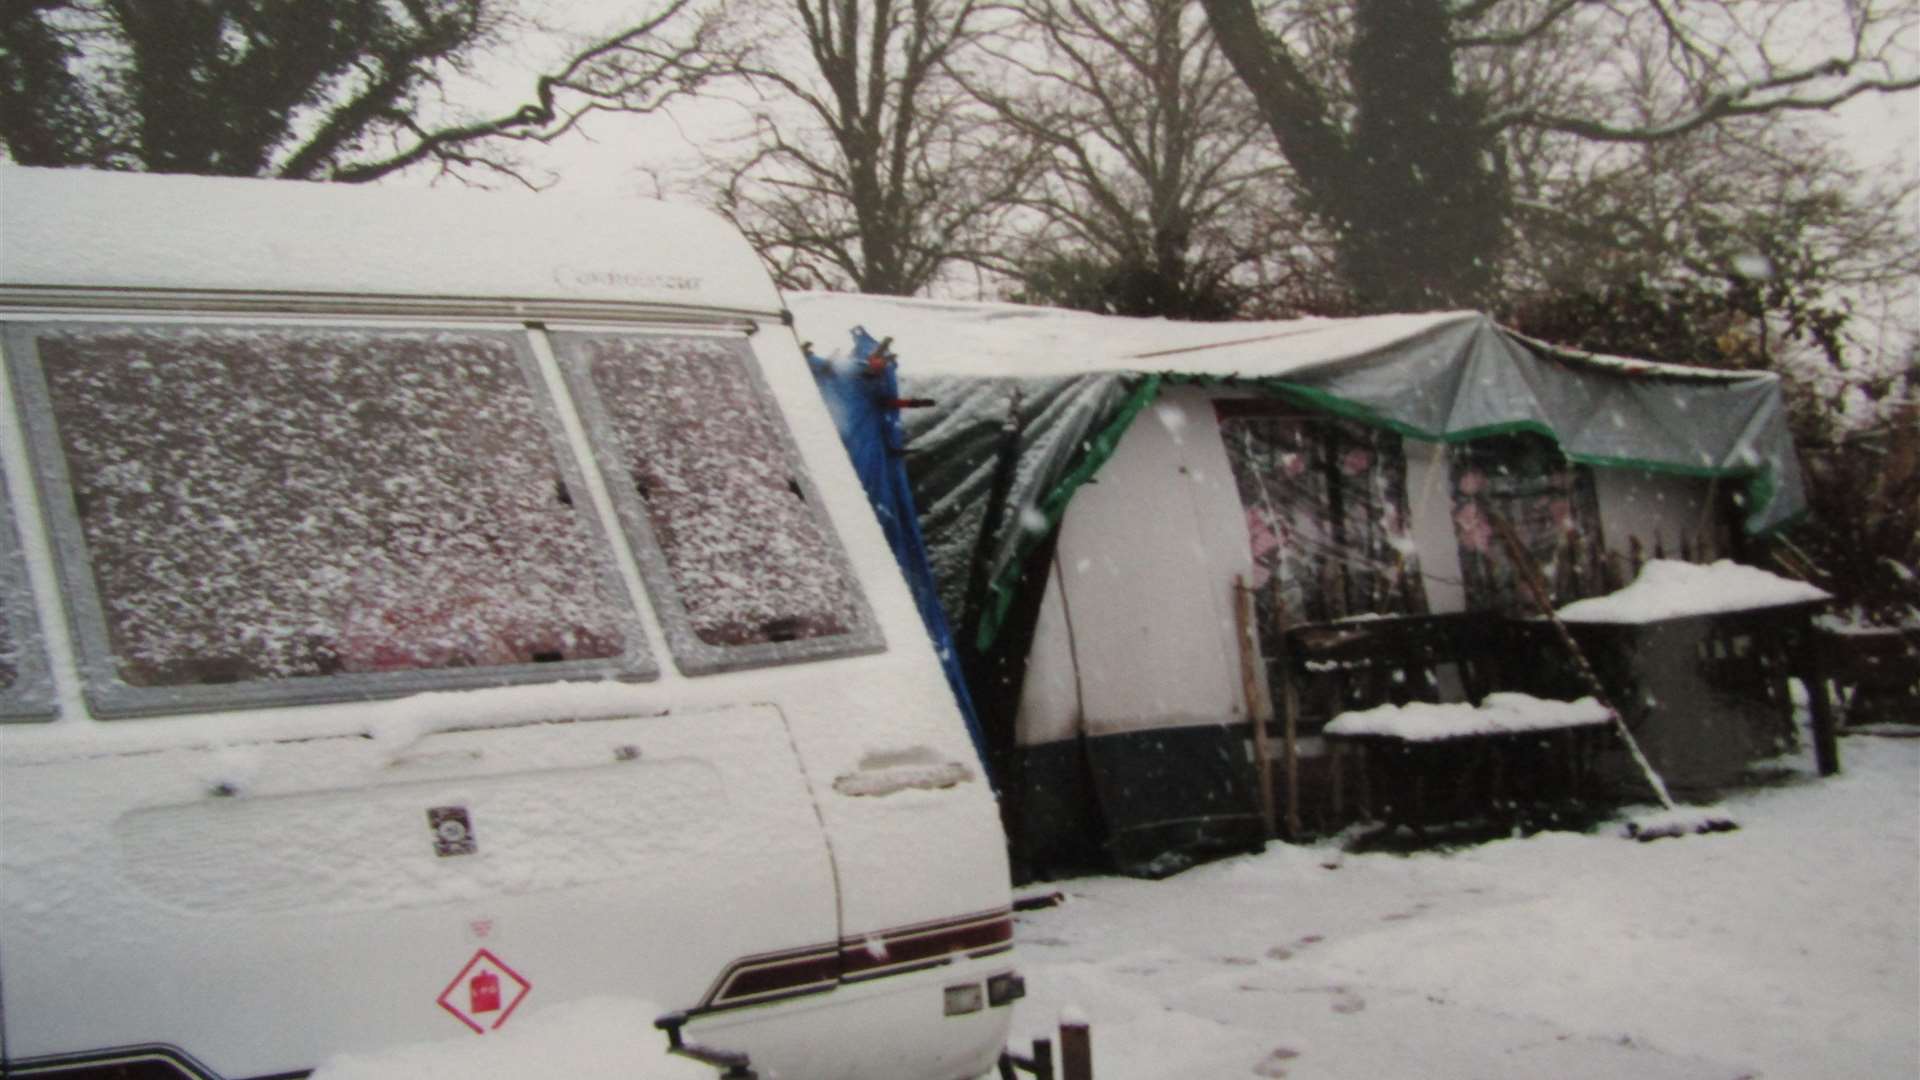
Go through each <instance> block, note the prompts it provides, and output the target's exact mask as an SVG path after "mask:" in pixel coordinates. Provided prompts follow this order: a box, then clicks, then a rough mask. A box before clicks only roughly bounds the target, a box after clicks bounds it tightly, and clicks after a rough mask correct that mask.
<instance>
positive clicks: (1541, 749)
mask: <svg viewBox="0 0 1920 1080" xmlns="http://www.w3.org/2000/svg"><path fill="white" fill-rule="evenodd" d="M1611 723H1612V717H1611V716H1610V714H1609V713H1608V712H1607V710H1606V708H1605V707H1604V706H1602V705H1601V704H1600V703H1599V702H1598V701H1595V700H1594V699H1593V698H1590V697H1588V698H1581V699H1579V700H1577V701H1553V700H1548V699H1545V698H1537V697H1533V696H1531V695H1528V694H1519V693H1510V692H1496V693H1490V694H1488V695H1486V696H1485V697H1484V698H1483V699H1482V700H1481V701H1480V703H1479V704H1478V705H1473V704H1469V703H1466V702H1458V703H1445V704H1436V703H1431V702H1412V703H1409V704H1406V705H1381V706H1378V707H1375V708H1371V709H1362V710H1357V711H1353V712H1345V713H1341V714H1340V715H1339V716H1336V717H1335V718H1334V719H1333V720H1332V721H1330V722H1329V723H1328V724H1327V726H1326V728H1325V729H1324V730H1323V732H1322V734H1323V735H1325V737H1326V739H1327V743H1328V746H1329V747H1330V748H1331V749H1332V751H1333V753H1334V755H1335V758H1336V760H1335V765H1334V775H1335V777H1336V782H1339V783H1342V784H1343V783H1344V778H1345V776H1346V775H1347V773H1348V771H1349V769H1348V765H1349V764H1351V765H1352V766H1353V769H1352V772H1353V773H1354V775H1355V778H1356V779H1357V780H1358V783H1359V787H1360V791H1359V800H1360V809H1361V811H1362V813H1363V814H1365V815H1366V816H1368V817H1372V818H1375V819H1377V820H1381V821H1384V822H1387V823H1388V824H1390V825H1408V826H1411V827H1413V828H1414V829H1416V830H1419V829H1421V828H1423V827H1424V826H1427V825H1432V824H1437V823H1440V822H1444V821H1450V820H1455V819H1460V818H1481V817H1485V816H1487V815H1489V814H1501V813H1506V812H1510V811H1513V810H1516V809H1523V808H1529V807H1532V806H1533V805H1535V804H1542V803H1550V802H1560V801H1565V800H1568V799H1577V798H1579V797H1580V796H1582V795H1583V794H1584V793H1585V789H1586V787H1587V786H1588V782H1589V780H1590V779H1591V768H1590V766H1591V761H1592V757H1593V754H1594V752H1595V749H1596V745H1597V744H1598V743H1599V742H1601V741H1603V740H1604V739H1605V738H1606V736H1607V732H1608V728H1609V727H1610V726H1611ZM1335 800H1336V802H1341V801H1344V800H1343V795H1342V794H1340V793H1336V795H1335Z"/></svg>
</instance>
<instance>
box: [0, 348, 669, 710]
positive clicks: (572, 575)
mask: <svg viewBox="0 0 1920 1080" xmlns="http://www.w3.org/2000/svg"><path fill="white" fill-rule="evenodd" d="M16 341H17V342H20V343H23V344H24V347H23V348H20V349H18V350H16V351H17V352H19V353H21V354H23V355H24V356H25V358H26V359H28V361H29V363H28V364H26V365H25V367H26V368H27V376H28V377H27V378H26V379H25V380H24V383H25V385H24V386H23V389H24V391H25V396H26V398H27V404H28V408H29V411H30V412H31V413H32V414H33V416H32V417H31V420H32V423H33V427H34V429H35V430H34V443H35V447H34V448H35V451H36V454H37V457H38V463H39V465H40V468H41V469H42V473H43V476H44V477H45V479H46V486H47V490H48V491H49V492H55V493H63V492H66V491H69V490H70V491H71V497H70V498H66V497H62V496H59V495H56V496H55V497H53V498H50V499H49V504H50V513H52V515H53V525H54V528H55V530H56V539H57V541H58V547H59V554H60V556H61V561H62V570H63V572H65V574H66V576H67V580H68V585H69V588H70V589H71V590H72V591H73V592H74V594H75V596H76V597H77V598H79V599H80V602H79V603H78V604H77V605H76V606H77V607H78V609H79V615H80V619H79V623H80V625H79V630H80V634H81V638H82V651H83V654H84V660H85V666H86V675H87V679H88V683H89V686H88V690H89V694H90V696H92V697H93V698H94V699H95V702H96V706H97V707H98V708H100V709H101V710H102V711H103V712H109V713H111V712H128V711H165V710H169V709H173V708H191V707H208V706H218V705H221V704H235V703H241V702H259V701H263V700H266V701H301V700H327V699H337V698H343V697H350V696H363V695H367V694H379V693H403V692H410V691H413V690H419V689H426V688H432V687H436V686H459V685H477V684H480V683H488V684H497V683H499V682H502V681H508V682H512V681H533V680H537V679H548V678H554V677H557V676H559V675H561V674H564V673H569V672H580V673H585V672H597V673H601V674H627V675H640V674H645V673H647V671H648V670H649V662H648V661H647V658H646V655H645V644H644V641H643V639H642V637H641V635H640V633H639V632H638V630H637V629H636V628H635V623H634V618H633V616H632V615H631V613H630V610H629V605H628V603H627V600H626V598H625V595H624V591H623V590H621V589H620V588H619V587H618V585H617V584H616V582H617V578H616V577H614V576H613V573H614V572H613V570H612V567H611V566H610V564H609V563H608V562H607V557H606V555H605V554H604V552H605V544H604V543H602V542H601V538H600V537H599V535H598V523H597V520H596V518H595V515H594V513H593V511H592V508H591V505H590V504H589V503H588V502H587V501H586V500H585V499H584V498H578V499H577V498H576V497H575V492H578V491H580V490H581V485H580V483H579V481H578V478H577V475H576V473H577V469H576V467H575V465H574V464H573V459H572V457H571V455H570V454H568V453H566V452H564V451H563V446H564V444H563V442H562V437H561V436H560V434H559V431H560V428H559V425H558V420H557V418H556V417H555V416H554V415H553V413H552V406H551V403H550V401H549V400H548V398H547V396H546V393H545V390H544V385H543V383H542V382H541V381H540V379H539V377H538V372H537V369H536V368H535V367H534V366H533V359H532V354H531V352H530V350H529V349H528V347H527V346H526V344H525V343H524V341H523V339H521V338H520V337H518V336H516V335H510V334H503V333H493V332H480V331H464V332H452V331H413V330H406V331H402V330H384V329H348V328H317V327H239V326H222V327H212V326H207V327H201V326H183V325H168V324H147V325H127V324H122V325H99V324H93V325H88V324H62V325H42V326H33V327H26V328H23V329H21V330H19V331H16ZM38 406H44V407H38ZM536 665H542V666H541V667H539V668H538V669H537V670H536Z"/></svg>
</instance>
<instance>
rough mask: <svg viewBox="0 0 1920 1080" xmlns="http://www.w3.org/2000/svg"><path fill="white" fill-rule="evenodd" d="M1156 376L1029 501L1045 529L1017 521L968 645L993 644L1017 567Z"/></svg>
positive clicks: (1094, 468)
mask: <svg viewBox="0 0 1920 1080" xmlns="http://www.w3.org/2000/svg"><path fill="white" fill-rule="evenodd" d="M1160 383H1161V380H1160V376H1158V375H1147V376H1145V377H1143V378H1141V380H1140V383H1139V385H1138V386H1135V387H1134V388H1133V390H1132V392H1131V393H1129V394H1128V395H1127V396H1126V398H1125V399H1123V400H1122V401H1121V403H1120V407H1119V408H1118V409H1116V410H1115V411H1114V414H1113V415H1112V416H1111V417H1109V418H1107V419H1106V421H1105V422H1104V423H1102V424H1101V425H1100V430H1099V431H1097V432H1095V433H1094V434H1093V435H1092V436H1091V437H1089V438H1088V439H1087V440H1086V441H1085V448H1084V450H1083V451H1082V453H1081V454H1080V455H1079V456H1078V457H1077V458H1076V459H1075V460H1074V462H1073V464H1071V465H1069V466H1068V467H1067V471H1066V473H1065V474H1063V475H1062V476H1061V477H1060V480H1059V482H1058V483H1056V484H1054V485H1053V487H1051V488H1050V489H1048V490H1047V492H1046V494H1044V495H1042V496H1041V497H1040V498H1039V499H1038V500H1036V502H1035V504H1034V509H1035V510H1037V511H1038V512H1039V513H1040V515H1041V516H1042V517H1043V518H1045V519H1046V523H1047V524H1046V528H1045V529H1033V528H1029V527H1027V525H1025V524H1021V525H1019V526H1017V527H1018V528H1019V529H1020V538H1019V539H1018V540H1017V541H1016V542H1015V544H1014V550H1013V558H1012V559H1011V560H1010V561H1009V562H1008V563H1007V564H1006V565H1005V566H1002V567H1001V568H1000V571H999V573H997V574H995V575H994V578H993V581H992V582H991V583H990V584H989V585H988V586H987V597H986V610H985V611H983V612H981V614H980V629H979V632H978V633H977V634H975V635H974V644H975V646H977V647H978V648H979V649H980V651H982V652H985V651H986V650H987V649H989V648H991V647H992V646H993V641H994V639H995V638H996V637H998V636H1000V626H1001V624H1002V623H1004V622H1005V621H1006V618H1007V609H1008V608H1010V607H1012V606H1013V600H1014V593H1015V589H1016V586H1017V585H1018V583H1019V577H1020V568H1021V567H1022V566H1024V565H1026V557H1027V555H1028V554H1029V553H1031V552H1032V551H1033V549H1034V547H1035V546H1037V545H1038V544H1039V543H1040V541H1041V540H1042V539H1044V538H1045V537H1046V536H1047V534H1048V533H1051V532H1052V531H1053V530H1054V529H1056V528H1058V527H1059V526H1060V518H1061V516H1062V515H1064V514H1065V513H1066V512H1067V503H1068V501H1070V500H1071V499H1072V498H1073V493H1074V492H1076V491H1079V490H1080V486H1081V485H1082V484H1085V483H1086V482H1087V481H1088V480H1091V479H1093V474H1094V473H1096V472H1099V471H1100V467H1101V466H1102V465H1105V464H1106V463H1107V459H1109V458H1111V457H1113V451H1114V449H1115V448H1116V447H1118V446H1119V445H1120V436H1122V435H1124V434H1126V432H1127V429H1128V428H1129V427H1132V426H1133V420H1134V418H1135V417H1137V416H1139V415H1140V411H1141V410H1142V409H1145V408H1146V407H1147V406H1148V405H1151V404H1152V403H1153V399H1154V398H1156V397H1159V396H1160Z"/></svg>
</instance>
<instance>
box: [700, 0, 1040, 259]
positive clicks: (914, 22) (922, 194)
mask: <svg viewBox="0 0 1920 1080" xmlns="http://www.w3.org/2000/svg"><path fill="white" fill-rule="evenodd" d="M751 14H757V15H758V16H759V17H758V18H756V19H755V20H754V26H755V28H756V30H757V31H758V32H759V33H760V34H761V36H762V40H761V44H760V48H758V49H757V51H756V54H755V55H754V56H753V57H752V58H751V59H749V60H748V61H747V62H745V63H742V64H741V65H739V67H738V68H737V75H738V77H739V79H740V80H742V81H743V82H744V84H745V85H746V86H747V87H749V88H750V89H751V90H752V91H753V92H754V93H755V94H756V95H757V97H756V99H755V100H754V101H753V102H752V103H751V106H750V107H751V109H752V113H753V120H754V128H753V131H752V133H751V135H750V136H748V137H747V139H746V145H745V149H744V150H742V151H739V152H735V153H733V154H731V155H730V156H729V155H719V156H717V157H716V163H717V164H719V165H721V166H722V172H723V175H724V180H723V181H722V182H721V185H720V189H719V191H718V192H717V195H716V203H717V205H718V207H719V209H720V210H721V212H722V213H724V214H726V215H728V216H729V217H730V218H731V219H732V220H733V221H734V223H735V224H736V225H738V226H739V227H740V229H741V230H742V231H743V232H744V233H746V235H747V237H748V239H749V240H750V241H752V242H753V244H754V246H755V247H756V248H757V249H758V250H759V251H760V252H761V254H762V256H763V257H765V258H766V259H767V260H768V262H769V263H770V264H771V265H772V266H773V267H774V270H775V273H776V276H777V277H778V278H779V279H780V281H781V283H782V284H783V285H787V286H791V287H803V288H804V287H815V288H819V287H829V288H849V287H850V288H853V289H857V290H859V291H862V292H871V293H881V294H893V295H908V294H912V293H915V292H919V291H921V290H923V289H925V288H926V287H928V285H930V284H931V283H933V282H934V281H935V280H936V279H938V277H939V276H940V274H941V273H942V271H943V270H944V269H946V268H948V267H950V266H952V265H953V264H955V263H965V262H976V263H977V262H985V261H990V260H991V259H992V257H993V249H994V246H995V240H994V236H995V234H996V230H995V225H996V223H997V222H998V221H999V220H1000V219H1001V218H1002V217H1004V216H1005V215H1006V214H1007V213H1008V212H1009V210H1010V208H1011V205H1012V202H1013V200H1014V197H1015V196H1016V194H1017V193H1018V192H1019V191H1020V189H1021V188H1022V187H1023V186H1024V185H1025V184H1026V182H1027V178H1028V176H1029V175H1030V172H1031V169H1030V167H1029V159H1028V156H1027V155H1024V154H1022V153H1021V152H1020V150H1019V148H1018V147H1016V146H1014V145H1013V144H1012V142H1011V141H1010V140H1009V139H1007V138H1006V137H1005V136H1004V134H1003V133H1002V132H1001V131H1000V130H999V129H998V128H996V127H995V126H993V125H992V124H990V123H988V119H989V117H988V116H987V115H986V113H985V111H984V110H982V109H981V108H980V107H979V105H978V104H977V103H975V102H974V101H973V100H972V99H971V98H970V97H968V96H967V95H966V94H965V93H964V92H963V91H962V89H961V87H960V85H959V84H958V82H957V81H956V80H955V79H954V78H953V76H952V73H951V70H950V64H951V63H952V62H953V60H954V59H955V56H956V54H958V53H960V52H962V51H964V50H966V49H968V48H970V47H971V46H972V44H973V42H974V40H975V39H976V37H977V35H978V33H979V32H980V29H981V18H982V11H981V7H980V4H979V3H978V0H763V3H762V5H761V7H760V8H759V9H758V10H757V11H754V12H751ZM782 29H784V31H785V32H784V33H783V32H782Z"/></svg>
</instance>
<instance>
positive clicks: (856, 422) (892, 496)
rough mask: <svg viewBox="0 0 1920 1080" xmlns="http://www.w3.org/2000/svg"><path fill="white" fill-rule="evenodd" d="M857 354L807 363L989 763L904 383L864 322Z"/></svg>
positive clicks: (856, 336)
mask: <svg viewBox="0 0 1920 1080" xmlns="http://www.w3.org/2000/svg"><path fill="white" fill-rule="evenodd" d="M851 333H852V336H853V352H852V357H851V359H850V360H849V361H847V362H842V363H839V364H835V363H830V362H828V361H826V360H822V359H820V358H819V357H817V356H814V355H812V354H811V353H809V354H808V355H807V364H808V366H809V367H811V368H812V369H813V378H814V383H815V385H817V386H818V387H819V388H820V396H821V397H823V398H825V399H826V402H827V411H828V413H829V414H831V415H832V417H833V425H834V427H835V428H837V429H838V430H839V432H840V441H841V443H842V444H843V445H844V446H845V447H846V448H847V456H848V457H850V458H852V459H853V470H854V472H855V473H856V474H857V475H858V476H859V477H860V486H861V487H863V488H865V489H866V492H867V501H868V502H869V503H870V504H872V506H873V513H874V516H875V517H877V518H879V520H880V530H881V532H882V533H884V534H885V535H886V538H887V546H888V547H890V548H892V549H893V558H894V561H895V562H897V563H898V564H899V565H900V570H901V572H902V573H903V574H905V575H906V578H907V585H908V587H909V588H911V589H912V590H913V602H914V604H915V605H916V606H917V607H918V608H919V609H920V620H921V622H923V623H924V624H926V628H927V636H928V637H930V638H932V639H933V645H934V650H935V651H936V652H937V653H938V654H939V657H940V666H941V668H942V669H943V670H944V671H945V672H946V676H947V685H948V686H950V687H952V688H953V696H954V700H955V702H956V703H957V704H958V705H959V706H960V714H961V715H962V716H963V717H965V718H966V721H967V734H968V735H970V736H971V737H972V738H973V749H974V753H975V754H976V755H978V756H979V758H980V761H981V764H982V767H986V762H987V754H986V744H985V742H984V741H983V739H982V737H981V733H980V720H979V717H978V716H977V715H976V713H975V711H974V707H973V696H972V695H971V694H970V693H968V691H967V681H966V678H965V676H964V675H963V674H962V673H961V670H960V658H959V656H958V655H957V654H956V653H955V651H954V642H953V631H952V630H951V629H950V628H949V627H948V625H947V616H946V612H945V611H944V610H943V609H942V608H941V599H940V596H939V594H938V592H937V591H936V587H935V584H934V581H935V578H934V571H933V568H932V567H931V566H930V565H929V564H928V561H927V547H926V541H925V539H924V538H923V536H922V533H921V531H920V519H919V516H918V515H917V514H916V513H915V510H914V502H913V490H912V488H911V486H910V485H909V484H908V483H907V471H906V468H905V466H904V465H903V463H902V454H903V451H904V447H905V445H906V440H905V438H904V436H903V435H902V432H901V429H900V411H899V408H898V405H897V403H898V402H899V400H900V386H899V381H898V377H897V375H896V372H895V369H894V363H893V361H892V360H891V359H890V358H887V357H885V356H884V354H882V362H881V363H877V364H876V363H873V362H872V360H873V357H874V354H875V353H876V351H878V350H879V348H880V342H878V341H876V340H874V338H873V336H872V335H870V334H868V333H867V332H866V330H865V329H864V328H862V327H858V326H856V327H854V328H853V329H852V331H851Z"/></svg>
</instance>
